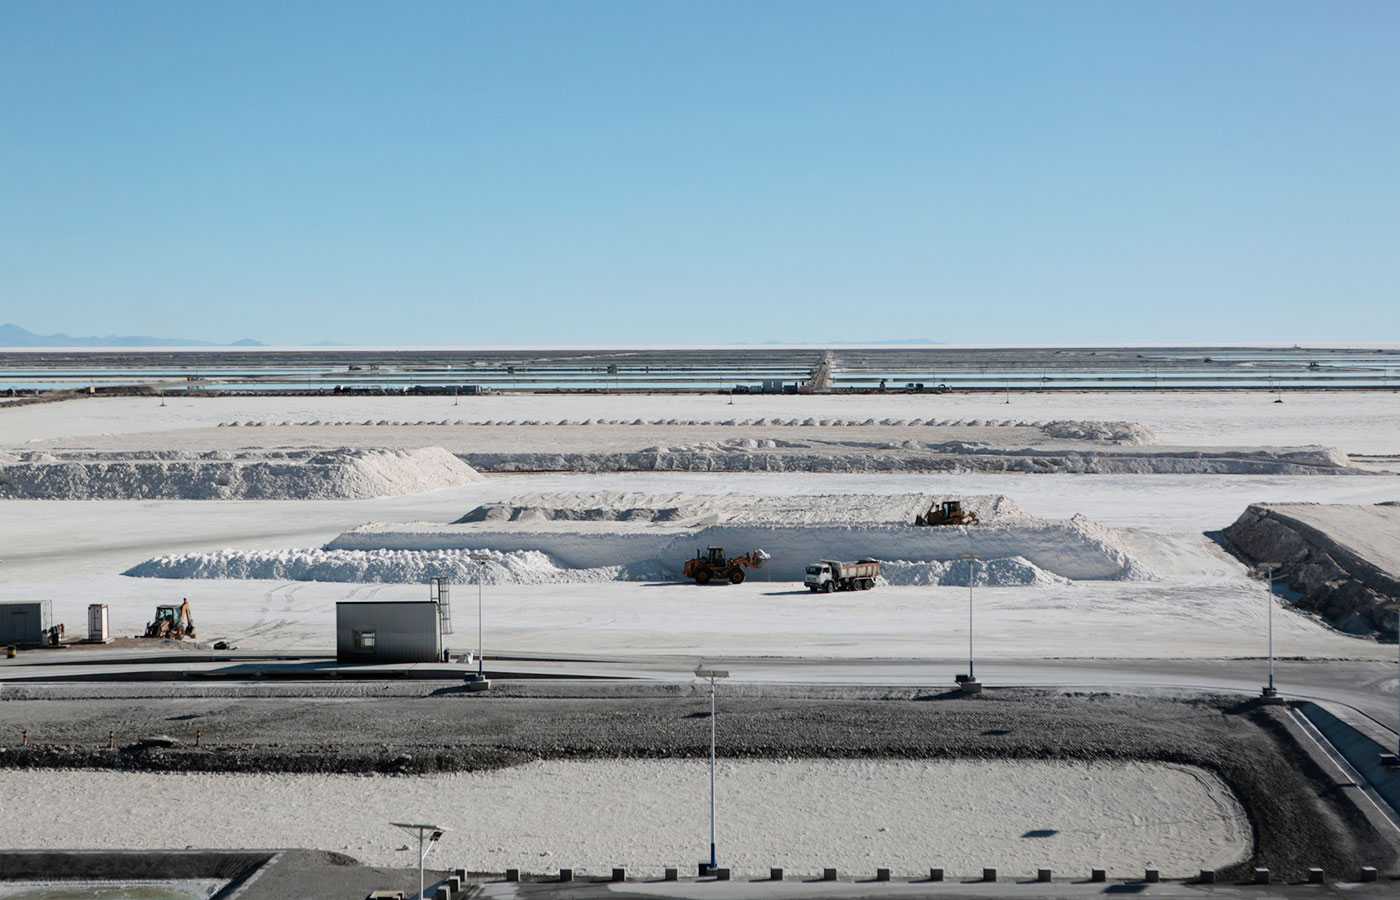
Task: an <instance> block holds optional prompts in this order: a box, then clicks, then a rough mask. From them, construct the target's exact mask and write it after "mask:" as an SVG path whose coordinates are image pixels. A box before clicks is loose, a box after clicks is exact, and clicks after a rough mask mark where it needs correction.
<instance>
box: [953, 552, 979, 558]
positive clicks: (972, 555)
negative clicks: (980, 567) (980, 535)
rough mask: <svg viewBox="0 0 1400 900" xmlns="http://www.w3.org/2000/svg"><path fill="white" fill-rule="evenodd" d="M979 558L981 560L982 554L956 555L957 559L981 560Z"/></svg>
mask: <svg viewBox="0 0 1400 900" xmlns="http://www.w3.org/2000/svg"><path fill="white" fill-rule="evenodd" d="M981 558H982V554H980V553H959V554H958V559H981Z"/></svg>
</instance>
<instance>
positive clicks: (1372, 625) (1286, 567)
mask: <svg viewBox="0 0 1400 900" xmlns="http://www.w3.org/2000/svg"><path fill="white" fill-rule="evenodd" d="M1223 536H1224V539H1225V542H1226V545H1227V546H1228V547H1229V548H1230V549H1231V550H1233V551H1234V552H1235V553H1236V555H1238V556H1240V557H1241V558H1242V559H1244V560H1245V561H1247V562H1249V563H1251V564H1255V565H1260V564H1266V563H1274V564H1276V565H1277V566H1278V568H1277V569H1276V570H1275V572H1274V575H1275V578H1277V579H1281V580H1283V581H1284V583H1286V584H1287V585H1288V587H1290V588H1292V589H1293V590H1295V591H1297V592H1299V594H1300V596H1299V598H1298V600H1297V604H1298V605H1299V606H1301V607H1302V608H1304V609H1308V610H1312V611H1314V612H1316V613H1318V614H1319V615H1322V616H1323V617H1325V618H1326V619H1328V620H1329V621H1330V622H1332V623H1333V624H1334V625H1336V626H1337V627H1338V628H1341V629H1343V630H1346V631H1352V632H1357V633H1367V632H1377V633H1383V634H1384V633H1391V634H1393V633H1395V631H1396V625H1397V619H1396V608H1395V604H1397V603H1400V504H1397V503H1394V502H1389V503H1378V504H1375V505H1370V506H1364V505H1357V504H1340V503H1339V504H1320V503H1280V504H1255V505H1252V506H1250V507H1249V508H1248V509H1247V510H1245V512H1244V513H1243V514H1242V515H1241V516H1240V517H1239V519H1237V520H1236V521H1235V523H1234V524H1232V525H1231V526H1230V527H1228V528H1226V529H1225V531H1224V533H1223Z"/></svg>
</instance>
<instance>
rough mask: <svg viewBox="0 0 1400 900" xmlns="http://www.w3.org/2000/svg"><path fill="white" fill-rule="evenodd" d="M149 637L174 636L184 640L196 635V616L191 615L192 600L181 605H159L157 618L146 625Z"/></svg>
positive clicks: (176, 638)
mask: <svg viewBox="0 0 1400 900" xmlns="http://www.w3.org/2000/svg"><path fill="white" fill-rule="evenodd" d="M146 637H148V638H174V639H175V640H177V641H178V640H184V639H185V638H187V637H188V638H192V637H194V617H193V616H191V615H190V601H188V600H185V601H184V602H183V603H181V604H180V605H179V606H157V607H156V620H155V621H154V622H151V623H150V624H149V625H147V626H146Z"/></svg>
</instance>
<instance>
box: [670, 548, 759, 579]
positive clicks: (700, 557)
mask: <svg viewBox="0 0 1400 900" xmlns="http://www.w3.org/2000/svg"><path fill="white" fill-rule="evenodd" d="M767 559H768V554H767V553H764V552H763V551H762V550H753V551H751V552H749V553H744V554H742V555H740V556H730V557H726V556H725V555H724V548H723V547H709V548H707V550H706V552H704V553H701V552H700V551H699V550H696V551H695V558H694V559H687V560H686V561H685V577H686V578H694V579H695V583H696V584H709V583H710V581H711V580H713V579H715V578H722V579H724V580H725V581H728V582H729V583H730V584H743V583H744V569H745V568H749V569H757V568H758V567H759V566H761V565H763V563H764V561H765V560H767Z"/></svg>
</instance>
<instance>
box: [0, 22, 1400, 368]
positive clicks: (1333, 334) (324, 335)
mask: <svg viewBox="0 0 1400 900" xmlns="http://www.w3.org/2000/svg"><path fill="white" fill-rule="evenodd" d="M1397 35H1400V3H1397V2H1394V0H1341V2H1335V0H1326V2H1324V0H1317V2H1290V0H1261V2H1251V0H1166V2H1154V0H1129V2H1125V0H1105V2H1088V0H1080V2H1075V0H1061V2H1042V0H1025V2H998V0H968V2H937V0H923V2H866V0H862V2H856V0H851V2H843V3H829V2H819V0H743V2H716V0H706V2H667V0H639V2H619V0H592V2H583V0H577V2H562V0H560V2H528V0H526V2H519V0H513V2H466V0H452V2H410V3H402V4H400V3H391V2H372V3H357V2H348V0H336V2H326V3H312V2H295V0H277V2H252V0H238V2H225V3H214V2H187V0H178V2H153V0H127V2H102V0H90V2H69V0H23V2H22V0H5V2H3V3H0V135H3V137H0V170H2V171H3V175H0V178H3V181H2V182H0V184H2V185H3V189H0V321H9V322H15V323H17V324H19V325H23V326H24V327H26V328H28V329H30V330H32V331H37V332H42V333H48V332H54V331H65V332H67V333H70V334H77V335H89V334H109V333H116V334H149V335H155V336H164V337H186V338H201V339H207V340H215V341H233V340H236V339H238V338H242V337H252V338H256V339H258V340H262V341H264V342H267V343H302V342H311V341H318V340H331V341H339V342H344V343H353V344H515V345H518V344H550V345H559V344H639V343H651V344H657V343H665V344H671V343H680V344H685V343H704V344H712V343H721V342H726V341H734V342H759V341H768V340H778V341H784V342H788V341H791V342H824V341H838V340H885V339H901V338H930V339H933V340H938V341H946V342H950V343H993V344H995V343H1007V344H1027V343H1114V342H1123V343H1132V342H1154V343H1160V342H1176V341H1182V342H1187V341H1189V342H1213V341H1274V342H1285V343H1290V344H1291V343H1315V342H1321V341H1337V342H1345V341H1362V340H1373V341H1374V340H1400V187H1398V185H1397V180H1398V179H1400V175H1397V166H1400V52H1397V50H1396V46H1397V44H1396V41H1397Z"/></svg>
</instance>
